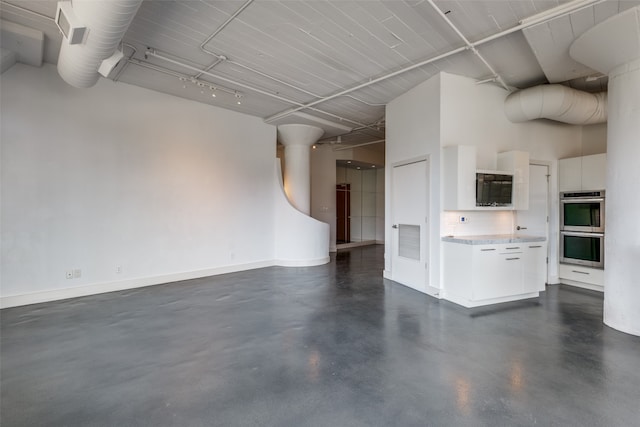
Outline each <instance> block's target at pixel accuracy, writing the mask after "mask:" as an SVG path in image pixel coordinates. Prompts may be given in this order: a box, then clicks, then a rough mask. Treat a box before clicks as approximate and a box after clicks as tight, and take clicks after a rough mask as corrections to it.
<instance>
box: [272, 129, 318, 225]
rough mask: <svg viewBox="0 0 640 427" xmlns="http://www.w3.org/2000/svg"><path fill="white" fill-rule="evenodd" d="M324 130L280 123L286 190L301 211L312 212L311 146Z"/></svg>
mask: <svg viewBox="0 0 640 427" xmlns="http://www.w3.org/2000/svg"><path fill="white" fill-rule="evenodd" d="M323 133H324V131H323V130H322V129H321V128H319V127H315V126H309V125H298V124H291V125H280V126H278V140H279V141H280V142H281V143H282V145H284V161H285V164H284V191H285V193H286V194H287V197H288V198H289V201H290V202H291V204H292V205H293V206H295V207H296V209H298V210H299V211H300V212H303V213H305V214H307V215H309V213H310V212H311V161H310V155H311V146H312V145H313V144H314V143H316V142H317V141H318V138H320V137H321V136H322V134H323Z"/></svg>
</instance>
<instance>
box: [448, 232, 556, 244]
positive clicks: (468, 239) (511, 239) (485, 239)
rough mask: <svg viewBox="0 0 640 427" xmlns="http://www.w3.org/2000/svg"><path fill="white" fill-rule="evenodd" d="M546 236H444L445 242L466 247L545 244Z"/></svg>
mask: <svg viewBox="0 0 640 427" xmlns="http://www.w3.org/2000/svg"><path fill="white" fill-rule="evenodd" d="M546 240H547V238H546V237H544V236H522V235H515V234H485V235H481V236H443V237H442V241H443V242H451V243H461V244H464V245H490V244H500V243H529V242H544V241H546Z"/></svg>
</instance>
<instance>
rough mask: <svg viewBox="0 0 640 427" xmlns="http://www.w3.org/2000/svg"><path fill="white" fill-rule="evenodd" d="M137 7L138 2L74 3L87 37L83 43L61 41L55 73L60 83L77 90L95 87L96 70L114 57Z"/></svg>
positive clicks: (89, 0) (91, 0)
mask: <svg viewBox="0 0 640 427" xmlns="http://www.w3.org/2000/svg"><path fill="white" fill-rule="evenodd" d="M141 4H142V0H117V1H115V0H114V1H95V0H74V1H73V12H74V14H75V16H76V17H77V19H78V20H79V21H80V22H82V24H83V25H85V26H86V27H87V30H88V34H87V36H86V38H85V40H84V42H83V43H79V44H69V43H68V42H67V40H66V39H65V40H63V41H62V45H61V47H60V56H59V58H58V73H59V74H60V76H61V77H62V78H63V79H64V81H66V82H67V83H69V84H70V85H71V86H75V87H78V88H88V87H91V86H93V85H95V84H96V82H97V81H98V78H99V77H100V75H99V74H98V68H99V67H100V65H101V64H102V61H104V60H105V59H107V58H109V57H111V56H112V55H113V54H114V52H115V51H116V49H117V47H118V44H119V43H120V40H121V39H122V37H123V36H124V34H125V32H126V31H127V28H129V25H130V24H131V21H132V20H133V17H134V16H135V14H136V12H137V11H138V8H139V7H140V5H141Z"/></svg>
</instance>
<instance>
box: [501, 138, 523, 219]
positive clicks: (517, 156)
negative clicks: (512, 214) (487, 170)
mask: <svg viewBox="0 0 640 427" xmlns="http://www.w3.org/2000/svg"><path fill="white" fill-rule="evenodd" d="M498 169H500V170H503V171H508V172H511V173H513V196H512V203H513V209H514V210H517V211H521V210H527V209H529V153H528V152H526V151H507V152H504V153H498Z"/></svg>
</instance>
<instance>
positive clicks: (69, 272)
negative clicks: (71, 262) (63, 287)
mask: <svg viewBox="0 0 640 427" xmlns="http://www.w3.org/2000/svg"><path fill="white" fill-rule="evenodd" d="M66 277H67V279H73V270H67V273H66Z"/></svg>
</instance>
